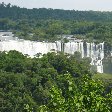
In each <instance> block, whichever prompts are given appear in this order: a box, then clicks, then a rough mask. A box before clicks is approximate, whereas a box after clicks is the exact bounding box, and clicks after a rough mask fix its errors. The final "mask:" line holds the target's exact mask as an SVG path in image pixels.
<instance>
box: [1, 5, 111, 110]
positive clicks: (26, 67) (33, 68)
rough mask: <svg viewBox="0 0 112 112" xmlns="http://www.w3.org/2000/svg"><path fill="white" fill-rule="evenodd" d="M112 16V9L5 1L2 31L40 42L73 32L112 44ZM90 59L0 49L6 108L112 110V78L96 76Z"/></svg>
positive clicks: (74, 35) (2, 88)
mask: <svg viewBox="0 0 112 112" xmlns="http://www.w3.org/2000/svg"><path fill="white" fill-rule="evenodd" d="M111 21H112V12H97V11H75V10H71V11H70V10H59V9H45V8H41V9H35V8H34V9H26V8H20V7H18V6H12V5H11V4H4V3H1V4H0V30H1V31H13V33H14V34H15V36H17V37H19V38H22V39H29V40H34V41H56V40H58V39H61V37H63V35H73V38H74V37H75V38H81V39H85V40H87V41H100V42H101V41H106V44H108V46H110V45H111V42H112V23H111ZM109 48H111V46H110V47H109ZM110 60H111V59H110ZM104 61H105V63H106V60H104ZM90 62H91V60H90V59H89V58H83V59H82V58H81V55H80V53H78V52H75V53H74V55H69V54H64V53H63V52H58V53H55V52H51V53H47V54H44V55H41V53H38V54H36V55H35V57H34V58H30V57H29V56H28V55H23V54H22V53H19V52H17V51H9V52H5V51H4V52H0V111H1V112H112V92H111V88H112V83H108V82H109V80H108V79H107V80H106V81H105V80H103V82H102V81H100V80H97V78H93V75H94V71H92V70H91V69H90V68H91V65H90ZM107 67H108V66H107ZM110 69H111V68H110Z"/></svg>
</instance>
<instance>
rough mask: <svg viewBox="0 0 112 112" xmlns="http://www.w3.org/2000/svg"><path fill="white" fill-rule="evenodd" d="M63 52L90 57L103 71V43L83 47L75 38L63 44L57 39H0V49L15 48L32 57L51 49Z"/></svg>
mask: <svg viewBox="0 0 112 112" xmlns="http://www.w3.org/2000/svg"><path fill="white" fill-rule="evenodd" d="M62 49H64V52H65V53H69V54H74V52H75V51H78V52H80V53H81V56H82V58H83V57H91V58H92V61H91V65H96V66H97V72H99V73H103V64H102V59H103V58H104V43H99V44H97V45H96V44H95V43H86V49H85V48H84V42H83V41H81V40H75V41H72V42H68V43H65V44H64V45H63V44H62V43H61V42H60V41H57V42H55V43H48V42H34V41H26V40H10V39H9V40H3V41H0V51H10V50H17V51H19V52H22V53H23V54H28V55H29V56H31V57H34V55H36V54H37V53H42V54H46V53H48V52H50V51H51V50H55V51H62Z"/></svg>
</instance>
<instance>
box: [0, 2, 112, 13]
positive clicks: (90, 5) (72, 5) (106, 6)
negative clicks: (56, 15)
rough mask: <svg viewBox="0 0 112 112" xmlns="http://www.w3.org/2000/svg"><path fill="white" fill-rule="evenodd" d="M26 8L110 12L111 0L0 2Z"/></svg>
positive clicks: (111, 8) (111, 7)
mask: <svg viewBox="0 0 112 112" xmlns="http://www.w3.org/2000/svg"><path fill="white" fill-rule="evenodd" d="M2 2H4V3H6V4H7V3H11V4H12V5H17V6H20V7H26V8H53V9H65V10H72V9H74V10H95V11H112V0H0V3H2Z"/></svg>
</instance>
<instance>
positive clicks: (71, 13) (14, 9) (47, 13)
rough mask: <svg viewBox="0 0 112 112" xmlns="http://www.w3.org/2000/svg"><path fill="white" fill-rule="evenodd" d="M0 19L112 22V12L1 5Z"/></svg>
mask: <svg viewBox="0 0 112 112" xmlns="http://www.w3.org/2000/svg"><path fill="white" fill-rule="evenodd" d="M0 18H10V19H12V20H17V19H32V18H33V19H59V20H60V19H61V20H78V21H80V20H87V21H112V12H100V11H75V10H63V9H51V8H50V9H46V8H39V9H36V8H33V9H27V8H20V7H18V6H13V5H11V4H7V5H6V4H4V3H1V4H0Z"/></svg>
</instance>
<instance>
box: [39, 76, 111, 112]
mask: <svg viewBox="0 0 112 112" xmlns="http://www.w3.org/2000/svg"><path fill="white" fill-rule="evenodd" d="M63 77H64V78H65V80H66V84H67V85H66V86H67V87H66V90H65V91H63V90H62V89H59V88H58V87H52V89H51V91H50V93H51V100H50V103H48V105H47V106H41V107H40V112H111V111H112V92H110V93H108V94H105V90H104V86H103V84H102V82H101V81H100V80H98V81H95V80H93V79H91V78H89V77H88V76H87V75H85V76H84V77H82V78H81V80H79V81H77V79H75V80H74V79H73V78H72V77H71V75H70V74H65V75H63Z"/></svg>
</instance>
